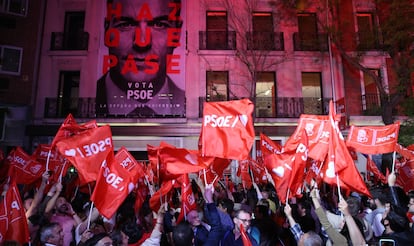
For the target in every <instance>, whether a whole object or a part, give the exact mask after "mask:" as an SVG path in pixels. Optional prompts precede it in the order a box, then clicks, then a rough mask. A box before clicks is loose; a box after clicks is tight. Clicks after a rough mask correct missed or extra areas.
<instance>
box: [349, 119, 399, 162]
mask: <svg viewBox="0 0 414 246" xmlns="http://www.w3.org/2000/svg"><path fill="white" fill-rule="evenodd" d="M399 130H400V122H397V123H394V124H390V125H386V126H362V127H358V126H351V129H350V130H349V134H348V138H347V140H346V145H347V146H350V147H353V148H354V149H355V150H356V151H358V152H361V153H364V154H372V155H374V154H383V153H390V152H394V151H395V150H396V146H397V141H398V132H399Z"/></svg>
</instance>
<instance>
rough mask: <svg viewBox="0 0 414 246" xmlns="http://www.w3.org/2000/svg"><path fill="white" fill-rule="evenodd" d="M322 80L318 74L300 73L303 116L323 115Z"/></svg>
mask: <svg viewBox="0 0 414 246" xmlns="http://www.w3.org/2000/svg"><path fill="white" fill-rule="evenodd" d="M321 85H322V79H321V73H319V72H315V73H314V72H303V73H302V97H303V104H304V112H303V113H305V114H324V108H323V107H324V105H323V97H322V86H321Z"/></svg>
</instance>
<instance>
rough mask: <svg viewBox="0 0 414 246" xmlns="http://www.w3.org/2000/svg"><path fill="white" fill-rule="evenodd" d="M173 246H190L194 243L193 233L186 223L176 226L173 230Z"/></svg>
mask: <svg viewBox="0 0 414 246" xmlns="http://www.w3.org/2000/svg"><path fill="white" fill-rule="evenodd" d="M173 241H174V245H175V246H191V245H193V243H194V232H193V229H192V228H191V225H190V224H188V223H187V222H182V223H180V224H178V225H177V226H176V227H175V228H174V230H173Z"/></svg>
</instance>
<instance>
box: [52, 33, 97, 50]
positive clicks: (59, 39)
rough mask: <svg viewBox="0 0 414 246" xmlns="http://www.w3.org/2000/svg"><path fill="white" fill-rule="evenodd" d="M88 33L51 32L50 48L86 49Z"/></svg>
mask: <svg viewBox="0 0 414 246" xmlns="http://www.w3.org/2000/svg"><path fill="white" fill-rule="evenodd" d="M88 43H89V33H87V32H80V33H75V34H73V33H64V32H52V38H51V40H50V50H88Z"/></svg>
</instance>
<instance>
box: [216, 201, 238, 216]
mask: <svg viewBox="0 0 414 246" xmlns="http://www.w3.org/2000/svg"><path fill="white" fill-rule="evenodd" d="M218 205H219V208H221V209H222V210H223V211H225V212H227V213H228V214H230V215H231V214H232V213H233V209H234V202H233V201H232V200H230V199H228V198H223V199H220V200H219V202H218Z"/></svg>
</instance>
